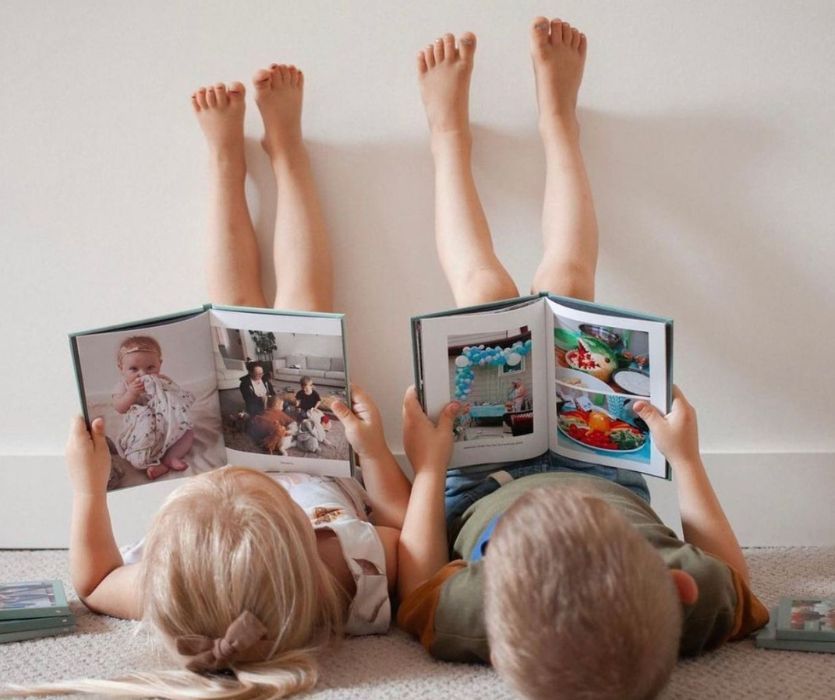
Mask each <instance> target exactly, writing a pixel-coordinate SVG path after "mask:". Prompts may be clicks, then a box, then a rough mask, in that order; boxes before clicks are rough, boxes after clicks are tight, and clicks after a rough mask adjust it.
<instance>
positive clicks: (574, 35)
mask: <svg viewBox="0 0 835 700" xmlns="http://www.w3.org/2000/svg"><path fill="white" fill-rule="evenodd" d="M578 46H580V32H579V31H577V30H576V29H572V30H571V48H572V49H576V48H577V47H578Z"/></svg>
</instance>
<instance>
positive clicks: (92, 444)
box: [67, 418, 142, 619]
mask: <svg viewBox="0 0 835 700" xmlns="http://www.w3.org/2000/svg"><path fill="white" fill-rule="evenodd" d="M67 464H68V466H69V471H70V481H71V482H72V486H73V509H72V524H71V527H70V575H71V577H72V582H73V587H74V588H75V590H76V592H77V593H78V595H79V597H80V598H81V600H82V601H83V602H84V604H85V605H87V607H89V608H90V609H91V610H93V611H94V612H99V613H104V614H106V615H113V616H115V617H125V618H135V619H139V618H140V617H141V616H142V611H141V604H140V601H139V590H138V582H137V577H138V565H133V566H125V565H124V563H123V561H122V555H121V554H120V553H119V548H118V547H117V546H116V540H115V539H114V537H113V528H112V527H111V524H110V513H109V511H108V509H107V478H108V476H109V474H110V451H109V450H108V448H107V442H106V440H105V437H104V421H103V420H102V419H101V418H97V419H95V420H94V421H93V424H92V435H91V434H90V433H88V432H87V429H86V427H85V426H84V421H83V419H81V418H76V419H75V420H74V422H73V425H72V428H71V430H70V437H69V440H68V442H67Z"/></svg>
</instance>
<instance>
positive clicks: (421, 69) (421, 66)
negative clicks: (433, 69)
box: [417, 51, 429, 75]
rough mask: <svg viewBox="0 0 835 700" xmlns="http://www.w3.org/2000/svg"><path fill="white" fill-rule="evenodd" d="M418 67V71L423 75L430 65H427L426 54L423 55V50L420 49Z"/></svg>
mask: <svg viewBox="0 0 835 700" xmlns="http://www.w3.org/2000/svg"><path fill="white" fill-rule="evenodd" d="M417 69H418V73H420V74H421V75H423V74H424V73H425V72H426V71H428V70H429V66H427V65H426V56H424V55H423V51H419V52H418V55H417Z"/></svg>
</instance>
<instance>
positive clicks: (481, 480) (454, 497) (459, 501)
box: [444, 452, 649, 531]
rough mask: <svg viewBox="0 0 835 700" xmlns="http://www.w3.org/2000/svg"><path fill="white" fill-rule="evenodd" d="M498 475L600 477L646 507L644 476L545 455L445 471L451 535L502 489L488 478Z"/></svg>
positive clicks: (518, 477) (496, 482)
mask: <svg viewBox="0 0 835 700" xmlns="http://www.w3.org/2000/svg"><path fill="white" fill-rule="evenodd" d="M497 471H505V472H507V473H508V474H510V476H512V477H513V479H521V478H522V477H523V476H530V475H531V474H544V473H546V472H576V473H578V474H589V475H591V476H599V477H601V478H603V479H607V480H609V481H614V482H615V483H616V484H620V485H621V486H623V487H625V488H627V489H629V490H630V491H632V493H634V494H635V495H636V496H638V497H639V498H643V499H644V500H645V501H646V502H647V503H649V489H648V488H647V482H646V481H645V480H644V476H643V474H639V473H638V472H633V471H629V470H627V469H618V468H617V467H604V466H601V465H599V464H589V463H588V462H580V461H578V460H576V459H569V458H567V457H561V456H560V455H558V454H556V453H554V452H546V453H545V454H544V455H541V456H539V457H534V458H533V459H526V460H523V461H521V462H514V463H513V464H512V465H508V464H504V463H499V464H481V465H479V466H477V467H465V468H463V469H451V470H450V471H448V472H447V477H446V486H445V488H444V505H445V509H446V522H447V528H448V529H449V530H450V531H452V528H453V524H454V523H455V522H456V520H458V518H460V517H461V516H462V515H463V514H464V511H466V510H467V508H469V507H470V506H471V505H473V503H475V502H476V501H478V500H479V499H481V498H484V496H486V495H488V494H490V493H492V492H493V491H495V490H497V489H498V488H499V487H500V486H501V483H499V481H497V480H496V479H491V478H490V475H491V474H493V473H494V472H497Z"/></svg>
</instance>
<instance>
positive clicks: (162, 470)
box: [145, 464, 169, 481]
mask: <svg viewBox="0 0 835 700" xmlns="http://www.w3.org/2000/svg"><path fill="white" fill-rule="evenodd" d="M168 472H169V469H168V467H166V466H165V465H164V464H152V465H151V466H149V467H148V468H146V469H145V475H146V476H147V477H148V479H150V480H151V481H154V480H155V479H159V478H160V477H161V476H163V475H164V474H168Z"/></svg>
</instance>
